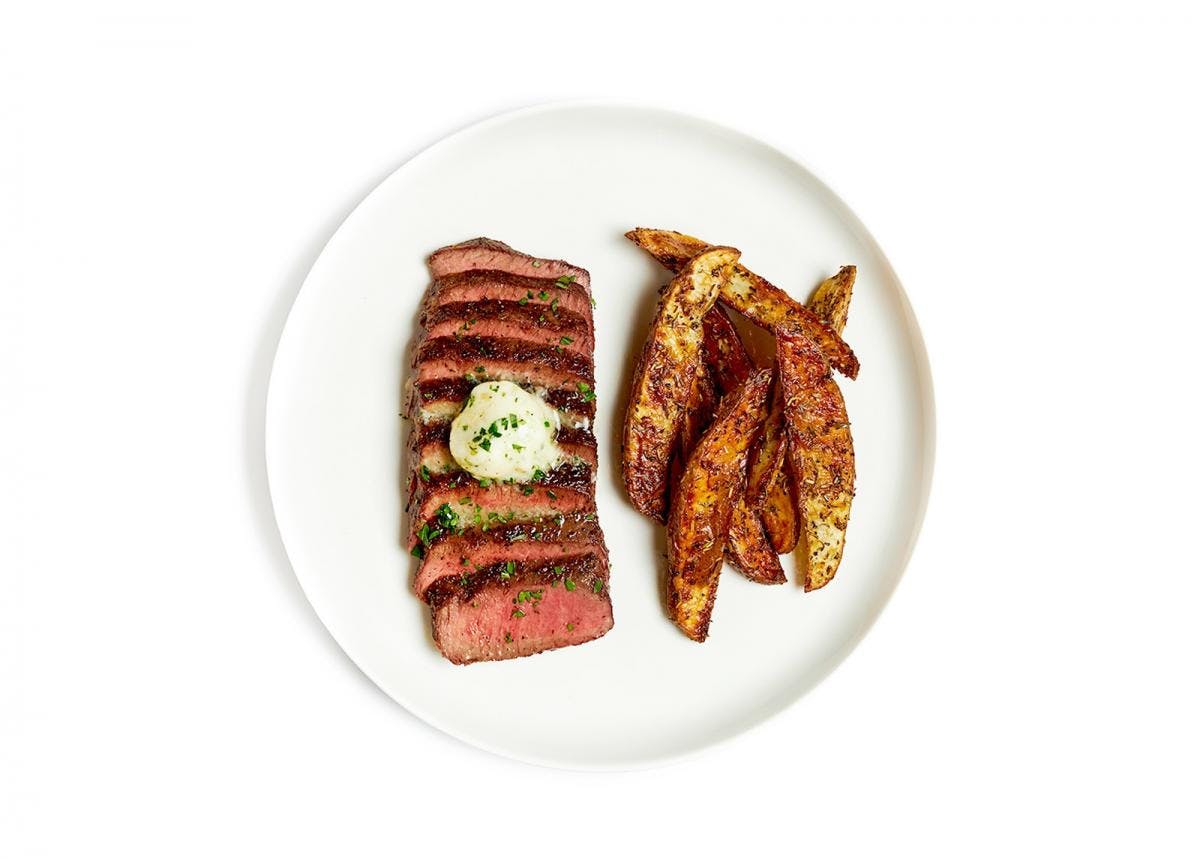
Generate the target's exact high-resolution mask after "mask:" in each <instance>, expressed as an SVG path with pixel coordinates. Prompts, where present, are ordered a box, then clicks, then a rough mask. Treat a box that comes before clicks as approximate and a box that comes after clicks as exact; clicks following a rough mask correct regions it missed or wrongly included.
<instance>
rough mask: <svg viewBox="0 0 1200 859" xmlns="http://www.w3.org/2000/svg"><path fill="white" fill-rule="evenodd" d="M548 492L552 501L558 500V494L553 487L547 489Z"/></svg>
mask: <svg viewBox="0 0 1200 859" xmlns="http://www.w3.org/2000/svg"><path fill="white" fill-rule="evenodd" d="M546 494H547V495H549V496H550V500H551V501H557V500H558V496H557V495H555V494H554V490H553V489H547V490H546Z"/></svg>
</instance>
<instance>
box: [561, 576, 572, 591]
mask: <svg viewBox="0 0 1200 859" xmlns="http://www.w3.org/2000/svg"><path fill="white" fill-rule="evenodd" d="M563 587H565V588H566V589H567V590H569V591H573V590H575V582H573V581H571V580H570V579H566V580H564V581H563Z"/></svg>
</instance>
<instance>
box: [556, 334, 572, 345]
mask: <svg viewBox="0 0 1200 859" xmlns="http://www.w3.org/2000/svg"><path fill="white" fill-rule="evenodd" d="M558 342H559V343H561V344H563V345H564V346H570V345H571V344H572V343H574V342H575V341H574V340H572V339H571V338H570V337H566V336H563V337H559V338H558Z"/></svg>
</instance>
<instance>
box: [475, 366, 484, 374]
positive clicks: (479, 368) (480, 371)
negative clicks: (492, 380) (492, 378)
mask: <svg viewBox="0 0 1200 859" xmlns="http://www.w3.org/2000/svg"><path fill="white" fill-rule="evenodd" d="M475 372H476V373H480V374H482V373H485V372H487V371H486V370H484V369H483V367H476V368H475Z"/></svg>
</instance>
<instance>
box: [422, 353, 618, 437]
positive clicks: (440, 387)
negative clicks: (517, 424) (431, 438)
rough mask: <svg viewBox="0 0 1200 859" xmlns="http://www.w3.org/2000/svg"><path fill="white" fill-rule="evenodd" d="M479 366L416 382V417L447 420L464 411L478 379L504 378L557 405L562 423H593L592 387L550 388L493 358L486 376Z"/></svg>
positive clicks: (577, 425)
mask: <svg viewBox="0 0 1200 859" xmlns="http://www.w3.org/2000/svg"><path fill="white" fill-rule="evenodd" d="M479 366H481V365H478V364H477V365H475V367H472V368H471V372H470V373H467V374H464V375H463V376H460V377H458V378H455V379H434V380H433V381H428V382H417V383H416V384H414V385H413V397H414V398H415V399H414V401H411V402H410V403H409V412H410V414H412V416H413V419H414V420H417V421H419V422H421V423H423V424H429V423H445V422H448V421H449V420H450V419H451V418H452V417H454V416H455V415H457V414H458V413H459V412H460V411H462V407H463V403H465V402H466V399H467V396H468V395H469V394H470V393H471V390H472V389H473V388H474V387H475V385H477V384H478V383H479V382H483V381H505V382H514V383H516V384H518V385H521V386H522V387H523V388H525V389H526V390H527V391H532V392H533V393H535V394H537V395H538V396H539V397H541V398H542V399H543V400H545V401H546V402H547V403H549V404H550V405H552V406H554V408H556V409H558V412H559V417H560V419H561V420H562V425H563V427H573V428H586V427H589V426H591V421H592V418H594V417H595V415H596V398H595V394H593V393H592V391H591V389H590V387H589V388H588V389H581V388H580V387H579V384H578V383H576V384H575V385H574V386H569V387H566V388H556V389H554V390H547V389H546V388H544V387H542V386H540V385H535V384H530V383H529V382H528V381H527V379H528V376H529V374H528V372H526V369H525V368H524V367H516V368H511V369H509V370H505V369H504V368H502V367H499V366H497V365H496V363H495V362H492V363H491V364H490V366H488V367H487V368H486V369H487V370H488V374H487V375H486V376H482V375H481V376H476V375H475V372H474V371H475V369H476V368H478V367H479ZM414 406H416V408H415V409H414V408H413V407H414Z"/></svg>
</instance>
